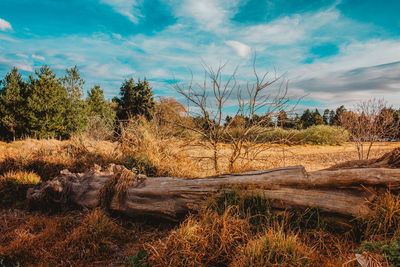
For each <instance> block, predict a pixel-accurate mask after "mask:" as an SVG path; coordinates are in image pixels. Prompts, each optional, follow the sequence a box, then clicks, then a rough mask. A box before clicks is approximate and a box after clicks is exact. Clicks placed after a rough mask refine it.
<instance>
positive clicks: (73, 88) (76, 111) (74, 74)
mask: <svg viewBox="0 0 400 267" xmlns="http://www.w3.org/2000/svg"><path fill="white" fill-rule="evenodd" d="M65 72H66V74H65V76H64V77H63V78H62V79H61V81H62V85H63V86H64V89H65V90H66V91H67V93H68V101H67V102H66V103H65V105H66V107H65V112H66V113H65V127H66V132H67V133H68V134H72V133H78V132H82V131H83V130H84V129H85V128H86V127H87V125H88V117H87V113H86V107H85V101H84V100H83V85H84V84H85V81H84V80H83V79H82V78H81V76H80V74H79V70H78V68H77V66H75V67H73V68H70V69H66V71H65Z"/></svg>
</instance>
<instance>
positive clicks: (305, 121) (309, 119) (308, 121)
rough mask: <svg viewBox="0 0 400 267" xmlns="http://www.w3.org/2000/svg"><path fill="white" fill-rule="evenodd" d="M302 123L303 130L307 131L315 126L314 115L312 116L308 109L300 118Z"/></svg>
mask: <svg viewBox="0 0 400 267" xmlns="http://www.w3.org/2000/svg"><path fill="white" fill-rule="evenodd" d="M300 123H301V126H302V128H303V129H306V128H308V127H310V126H311V125H313V123H314V122H313V115H312V114H311V111H310V110H309V109H306V110H305V111H304V112H303V115H301V117H300Z"/></svg>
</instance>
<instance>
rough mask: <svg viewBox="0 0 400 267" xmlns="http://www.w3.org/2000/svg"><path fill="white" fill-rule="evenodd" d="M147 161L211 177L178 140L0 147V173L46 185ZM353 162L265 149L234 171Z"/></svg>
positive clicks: (201, 156)
mask: <svg viewBox="0 0 400 267" xmlns="http://www.w3.org/2000/svg"><path fill="white" fill-rule="evenodd" d="M399 146H400V143H396V142H386V143H377V144H376V145H375V146H374V147H373V149H372V152H371V157H372V158H374V157H380V156H382V155H383V154H384V153H386V152H389V151H391V150H392V149H394V148H396V147H399ZM229 149H230V148H229V146H228V145H225V144H221V145H220V151H221V155H220V157H221V160H220V167H221V171H222V172H228V154H229ZM131 154H135V155H139V156H144V157H145V158H148V159H149V160H150V162H151V163H152V164H154V166H157V168H158V170H157V175H158V176H174V177H205V176H211V175H215V172H214V170H213V165H212V161H211V160H210V157H211V155H212V152H211V151H207V150H206V149H204V148H202V147H190V146H187V141H184V140H181V139H178V138H173V137H171V138H166V139H157V138H156V137H154V136H153V135H152V134H151V133H149V132H145V134H142V135H141V137H140V142H137V141H135V142H133V143H128V144H121V143H117V142H114V143H112V142H107V141H94V140H82V139H80V138H75V139H72V140H69V141H58V140H34V139H26V140H23V141H16V142H13V143H8V144H7V143H1V144H0V174H1V173H5V172H7V171H12V170H14V171H17V170H27V171H34V172H36V173H37V174H39V175H40V176H41V178H42V179H44V180H46V179H49V178H51V177H54V176H56V175H57V174H58V173H59V171H60V170H62V169H64V168H68V169H69V170H70V171H72V172H82V171H85V170H88V169H89V168H90V167H92V166H93V164H98V165H101V166H107V165H108V164H109V163H117V164H123V163H124V161H125V160H126V157H127V156H128V155H131ZM355 159H357V151H356V149H355V147H354V146H353V145H352V144H351V143H346V144H344V145H342V146H317V145H301V146H284V145H273V146H268V147H267V146H266V147H265V151H264V152H262V153H261V154H260V157H259V159H258V160H253V161H248V160H244V159H242V160H238V162H237V164H236V165H235V172H243V171H248V170H254V169H268V168H276V167H284V166H293V165H303V166H304V167H305V168H306V170H307V171H314V170H318V169H324V168H328V167H330V166H332V165H335V164H338V163H342V162H345V161H349V160H355Z"/></svg>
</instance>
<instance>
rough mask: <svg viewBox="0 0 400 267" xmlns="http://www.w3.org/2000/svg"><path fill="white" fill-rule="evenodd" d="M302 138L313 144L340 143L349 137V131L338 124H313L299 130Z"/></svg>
mask: <svg viewBox="0 0 400 267" xmlns="http://www.w3.org/2000/svg"><path fill="white" fill-rule="evenodd" d="M300 136H301V138H300V139H302V140H304V142H306V143H310V144H313V145H341V144H343V143H345V142H346V141H347V140H348V139H349V133H348V132H347V131H346V130H345V129H343V128H342V127H339V126H327V125H314V126H311V127H309V128H307V129H305V130H302V131H300Z"/></svg>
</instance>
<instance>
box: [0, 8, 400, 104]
mask: <svg viewBox="0 0 400 267" xmlns="http://www.w3.org/2000/svg"><path fill="white" fill-rule="evenodd" d="M399 10H400V1H398V0H392V1H391V0H381V1H376V0H342V1H340V0H339V1H333V0H308V1H307V0H296V1H294V0H263V1H261V0H247V1H246V0H245V1H239V0H169V1H167V0H35V1H32V0H1V1H0V79H1V78H2V77H4V75H5V74H6V73H7V72H9V71H10V69H11V68H12V67H13V66H15V67H17V68H18V69H19V70H20V71H21V72H22V73H23V75H24V76H25V77H27V76H28V75H30V74H32V73H33V72H34V70H35V69H38V68H39V67H40V66H42V65H44V64H48V65H50V66H51V67H52V68H53V69H54V70H55V71H56V73H57V74H59V75H62V74H63V72H64V70H65V69H66V68H70V67H73V66H74V65H77V66H78V68H79V70H80V72H81V74H82V77H83V78H84V79H85V80H86V84H85V89H86V90H88V89H90V88H91V87H92V86H93V85H95V84H99V85H100V86H101V87H102V88H103V89H104V91H105V95H106V97H107V98H112V97H113V96H115V95H118V93H119V88H120V86H121V83H122V82H123V81H124V79H126V78H130V77H133V78H134V79H139V78H140V79H143V78H145V77H146V78H147V80H149V81H150V83H151V85H152V87H153V90H154V92H155V94H156V95H161V96H172V97H176V98H178V99H179V96H178V95H177V93H176V91H175V90H174V89H173V87H172V86H171V83H173V81H178V82H181V83H188V82H190V80H191V72H192V73H193V75H194V79H195V80H196V81H197V80H198V81H201V79H202V77H203V66H202V65H203V64H206V65H207V66H211V67H213V68H217V67H218V66H219V64H224V63H227V65H226V67H225V69H224V71H225V72H224V73H225V74H226V75H229V74H231V72H232V71H233V70H234V69H235V68H236V67H238V71H237V73H238V79H239V80H241V81H243V82H245V81H251V80H252V79H253V77H252V66H253V59H254V55H256V64H255V65H256V68H257V71H258V72H259V73H264V72H270V73H271V78H273V75H272V74H273V73H277V74H278V75H282V77H283V78H284V79H286V80H287V81H288V82H289V92H290V94H291V95H293V96H301V97H303V101H302V102H301V103H300V104H299V106H302V107H303V108H304V107H310V108H314V107H319V108H332V107H337V106H339V105H342V104H344V105H347V106H349V105H353V104H354V103H355V102H358V101H362V100H366V99H369V98H373V97H377V98H380V97H384V98H385V100H386V101H388V103H389V104H391V105H394V106H395V107H399V105H398V103H400V16H399Z"/></svg>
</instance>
